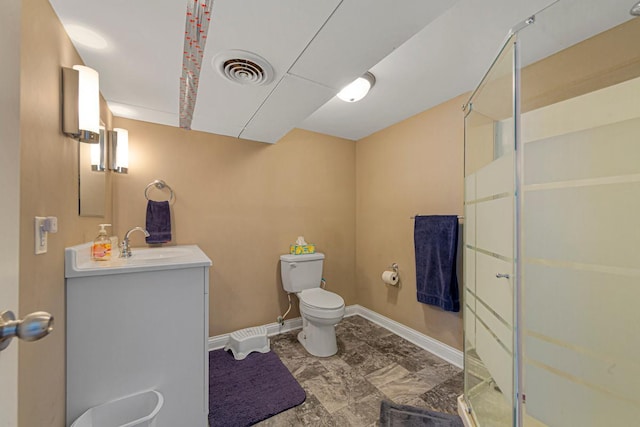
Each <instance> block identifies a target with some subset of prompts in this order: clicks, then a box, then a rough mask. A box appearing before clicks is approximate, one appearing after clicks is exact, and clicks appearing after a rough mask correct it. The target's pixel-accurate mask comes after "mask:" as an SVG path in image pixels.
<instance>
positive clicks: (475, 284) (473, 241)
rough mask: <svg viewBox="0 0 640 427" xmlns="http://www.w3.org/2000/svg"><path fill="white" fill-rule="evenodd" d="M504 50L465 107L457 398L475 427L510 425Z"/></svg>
mask: <svg viewBox="0 0 640 427" xmlns="http://www.w3.org/2000/svg"><path fill="white" fill-rule="evenodd" d="M515 46H516V38H515V36H513V37H511V38H510V39H509V40H508V41H507V42H506V44H505V45H504V47H503V49H502V51H501V52H500V54H499V56H498V57H497V58H496V60H495V62H494V63H493V65H492V67H491V69H490V70H489V72H488V73H487V75H486V76H485V78H484V79H483V81H482V83H481V84H480V86H479V87H478V89H477V90H476V91H475V92H474V94H473V95H472V97H471V100H470V101H469V103H468V104H467V106H466V116H465V199H464V206H465V214H464V215H465V227H464V321H465V324H464V327H465V345H464V364H465V369H464V371H465V384H464V396H465V399H466V402H465V403H466V405H467V407H468V410H469V412H470V414H471V416H472V417H473V419H474V421H475V423H476V425H477V426H478V427H501V426H505V427H506V426H512V425H514V397H513V395H514V390H513V388H514V385H513V384H514V381H513V380H514V377H513V372H514V353H515V351H514V347H515V346H514V334H513V326H514V308H513V307H514V289H513V284H514V270H515V269H514V265H515V264H514V259H515V249H514V248H515V245H514V217H515V215H514V212H515V191H514V189H515V156H514V145H515V141H514V102H513V99H514V93H513V87H514V85H513V78H514V58H515Z"/></svg>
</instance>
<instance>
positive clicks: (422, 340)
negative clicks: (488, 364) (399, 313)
mask: <svg viewBox="0 0 640 427" xmlns="http://www.w3.org/2000/svg"><path fill="white" fill-rule="evenodd" d="M355 315H358V316H362V317H364V318H365V319H367V320H370V321H371V322H373V323H375V324H377V325H379V326H382V327H383V328H385V329H388V330H389V331H391V332H393V333H394V334H396V335H398V336H400V337H402V338H404V339H406V340H407V341H409V342H412V343H413V344H415V345H417V346H418V347H420V348H422V349H424V350H427V351H428V352H430V353H433V354H435V355H436V356H438V357H440V358H441V359H444V360H446V361H447V362H449V363H451V364H452V365H455V366H457V367H459V368H462V363H463V362H462V360H463V357H462V352H461V351H460V350H457V349H455V348H453V347H450V346H448V345H446V344H444V343H442V342H440V341H438V340H436V339H434V338H431V337H430V336H427V335H425V334H423V333H421V332H418V331H416V330H414V329H411V328H409V327H408V326H405V325H403V324H401V323H398V322H396V321H395V320H391V319H389V318H388V317H385V316H383V315H381V314H378V313H376V312H375V311H373V310H369V309H368V308H366V307H362V306H361V305H358V304H354V305H350V306H347V307H346V308H345V317H349V316H355ZM264 326H265V327H266V328H267V335H268V336H273V335H278V334H282V333H285V332H289V331H294V330H296V329H300V328H302V318H300V317H295V318H293V319H288V320H285V321H284V325H280V324H279V323H277V322H274V323H269V324H267V325H264ZM227 341H229V334H222V335H216V336H214V337H210V338H209V351H211V350H217V349H220V348H224V346H225V345H227Z"/></svg>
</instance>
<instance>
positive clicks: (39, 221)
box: [34, 216, 47, 255]
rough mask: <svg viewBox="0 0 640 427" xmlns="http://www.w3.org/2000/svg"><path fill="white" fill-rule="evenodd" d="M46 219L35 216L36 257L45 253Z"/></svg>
mask: <svg viewBox="0 0 640 427" xmlns="http://www.w3.org/2000/svg"><path fill="white" fill-rule="evenodd" d="M46 220H47V218H46V217H43V216H37V217H36V220H35V227H34V235H35V244H36V255H39V254H44V253H46V252H47V232H46V231H44V223H45V221H46Z"/></svg>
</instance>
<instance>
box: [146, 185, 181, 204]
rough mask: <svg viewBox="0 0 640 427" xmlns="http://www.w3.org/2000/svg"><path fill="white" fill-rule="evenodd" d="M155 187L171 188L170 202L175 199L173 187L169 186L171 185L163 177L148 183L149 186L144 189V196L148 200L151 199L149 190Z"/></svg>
mask: <svg viewBox="0 0 640 427" xmlns="http://www.w3.org/2000/svg"><path fill="white" fill-rule="evenodd" d="M153 187H155V188H157V189H158V190H163V189H165V188H166V189H167V190H169V203H171V202H173V199H174V198H175V196H174V194H173V189H172V188H171V187H169V185H167V183H166V182H164V181H163V180H161V179H156V180H155V181H153V182H152V183H150V184H149V185H147V187H146V188H145V189H144V197H145V198H146V199H147V200H151V199H149V190H151V189H152V188H153Z"/></svg>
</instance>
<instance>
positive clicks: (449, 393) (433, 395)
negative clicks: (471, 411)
mask: <svg viewBox="0 0 640 427" xmlns="http://www.w3.org/2000/svg"><path fill="white" fill-rule="evenodd" d="M463 388H464V377H463V373H462V372H461V373H459V374H456V375H455V376H453V377H452V378H450V379H449V380H447V381H445V382H443V383H441V384H439V385H437V386H435V387H434V388H432V389H431V390H429V391H427V392H426V393H423V394H422V395H420V398H421V399H422V400H424V401H425V402H426V404H427V405H428V406H429V407H430V408H432V409H434V410H436V411H440V412H446V413H449V414H456V413H457V408H458V406H457V402H456V399H457V398H458V396H460V395H461V394H462V391H463Z"/></svg>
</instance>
